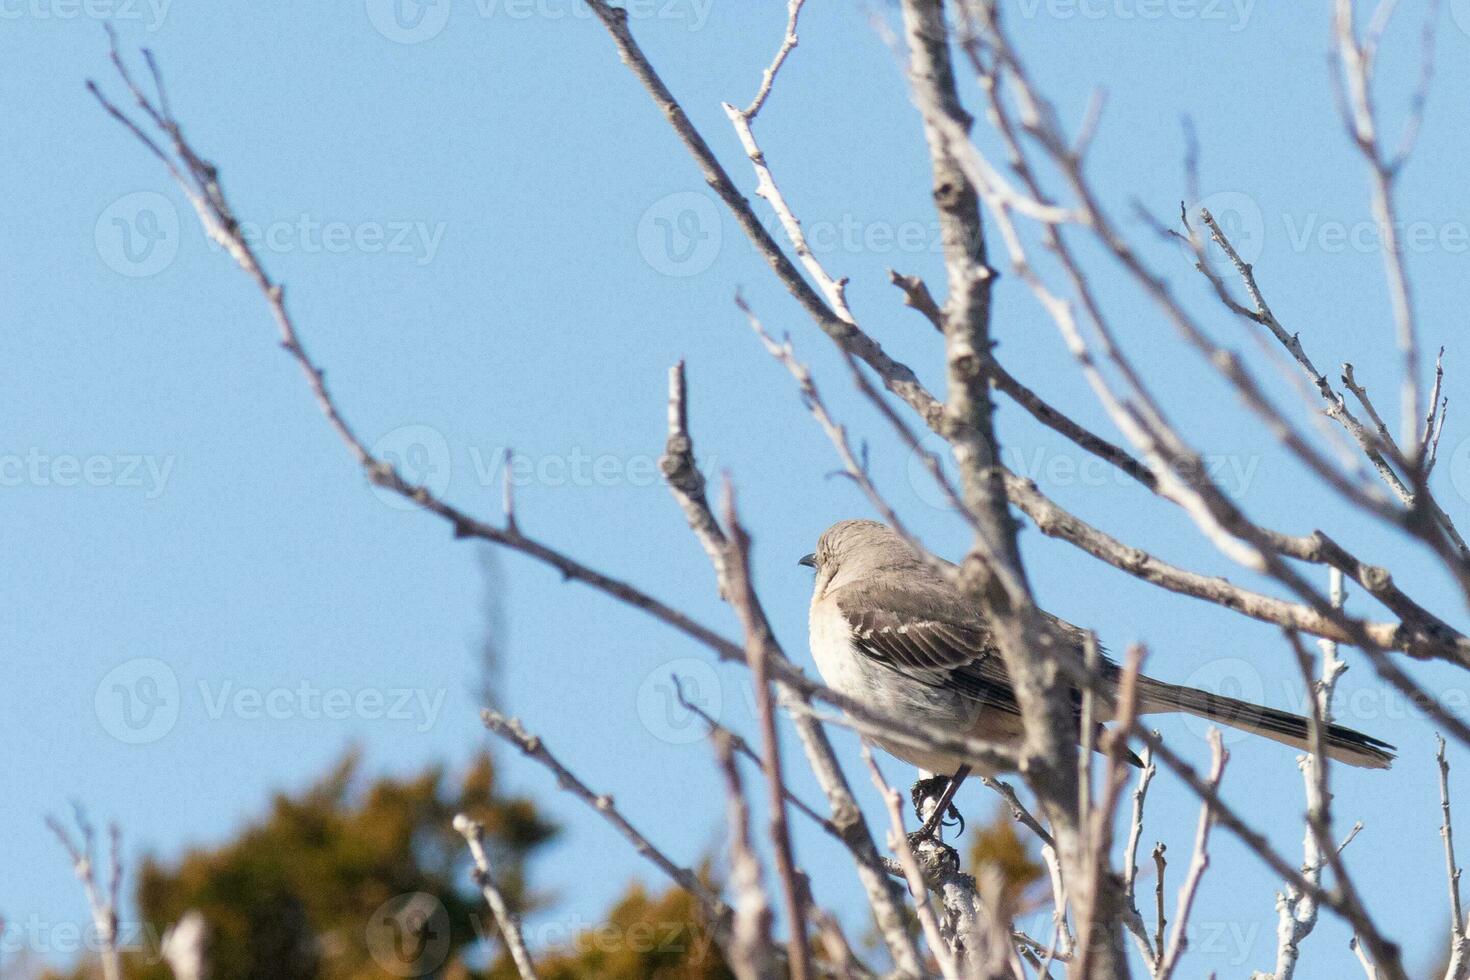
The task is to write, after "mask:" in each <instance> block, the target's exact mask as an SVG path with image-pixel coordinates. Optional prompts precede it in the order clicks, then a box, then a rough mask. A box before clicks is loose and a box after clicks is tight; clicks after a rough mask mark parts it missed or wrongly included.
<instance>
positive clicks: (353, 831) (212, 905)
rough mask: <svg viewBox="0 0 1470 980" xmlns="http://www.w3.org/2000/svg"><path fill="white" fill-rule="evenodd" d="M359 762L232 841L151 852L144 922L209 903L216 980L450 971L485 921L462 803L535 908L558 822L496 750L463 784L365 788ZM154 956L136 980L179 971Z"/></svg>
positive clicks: (513, 885)
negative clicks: (505, 781) (178, 854)
mask: <svg viewBox="0 0 1470 980" xmlns="http://www.w3.org/2000/svg"><path fill="white" fill-rule="evenodd" d="M360 768H361V758H360V756H359V755H358V753H356V752H352V753H349V754H348V755H347V756H346V757H345V758H344V759H343V760H342V761H341V762H340V763H338V764H337V765H336V766H335V767H334V768H333V769H332V770H331V772H330V773H328V774H327V776H326V777H325V778H323V779H322V780H320V781H319V782H317V783H316V784H315V785H313V786H311V787H310V788H308V789H307V790H306V791H305V792H303V793H301V794H299V795H296V796H289V795H285V794H280V795H277V796H276V797H275V799H274V800H273V801H272V803H271V807H270V811H269V813H268V815H267V816H266V817H265V818H264V819H263V820H260V821H259V822H257V823H255V824H253V825H251V826H249V827H247V828H246V829H245V830H244V831H242V832H241V833H240V835H239V836H238V837H236V838H235V839H234V840H232V841H229V842H227V843H225V844H223V845H221V846H219V847H217V848H213V849H197V850H193V851H190V852H188V853H187V854H185V855H184V856H183V857H182V858H181V859H180V860H179V861H178V862H177V863H176V864H169V863H165V862H163V861H159V860H156V859H152V858H149V859H146V860H145V861H144V862H143V864H142V867H141V868H140V870H139V875H138V886H137V903H138V907H139V910H140V913H141V917H142V919H143V921H145V922H148V923H152V924H154V925H155V926H156V927H157V928H159V929H161V928H162V927H163V926H164V925H167V924H169V923H173V922H176V921H178V919H179V917H180V916H182V915H183V914H184V912H186V911H187V910H189V909H198V910H199V911H200V912H202V913H203V914H204V917H205V919H206V921H207V922H208V923H209V928H210V936H211V939H210V961H211V964H212V966H213V978H214V980H237V978H238V980H359V978H368V977H373V978H380V977H384V976H394V975H397V976H411V975H431V976H433V975H443V974H442V969H443V968H444V967H445V966H446V965H447V964H451V963H452V962H453V961H454V960H455V959H456V958H457V956H458V954H459V953H460V951H461V950H463V949H465V948H466V947H470V948H474V947H475V946H476V944H477V943H478V940H479V938H480V936H479V932H478V931H477V930H480V931H483V930H484V929H485V928H486V920H485V918H484V914H483V909H482V906H481V900H480V897H479V895H478V894H477V893H476V892H474V891H473V890H472V889H471V887H470V883H469V881H468V876H467V874H466V872H465V860H466V857H465V855H466V850H465V844H464V839H463V838H462V837H460V836H459V834H457V833H455V832H454V830H453V829H452V827H451V821H452V820H453V818H454V815H455V814H456V813H461V812H462V813H465V814H468V815H469V816H470V817H472V818H474V819H476V820H479V821H481V822H482V823H483V824H484V825H485V830H486V844H487V847H489V848H490V850H491V859H492V861H493V862H494V863H495V867H496V873H497V879H498V881H499V882H500V884H501V886H502V887H503V888H504V890H505V893H506V897H507V899H508V900H509V902H510V903H511V906H512V907H513V908H515V909H518V910H526V909H527V908H528V907H530V906H531V905H533V904H534V902H533V898H532V896H531V895H530V893H529V890H528V886H527V883H526V869H525V864H526V860H527V858H528V857H529V856H530V855H531V854H532V853H534V852H535V851H536V850H537V849H538V848H540V847H541V846H542V845H544V844H545V843H546V842H548V841H549V840H551V839H552V838H553V837H554V836H555V834H556V828H555V827H554V826H553V825H552V824H550V823H548V822H547V821H546V820H545V819H544V818H543V817H541V816H540V815H539V814H538V812H537V810H536V807H535V805H534V804H533V803H532V802H531V801H530V800H528V799H525V798H521V797H514V796H507V795H504V794H503V793H502V792H501V791H500V789H499V787H498V786H497V778H496V768H495V764H494V762H493V760H492V759H491V758H490V756H489V755H488V754H487V753H482V754H481V755H479V756H478V757H476V758H475V759H474V760H473V761H472V763H471V764H470V766H469V767H468V769H467V770H466V771H465V772H464V773H463V774H462V776H461V777H460V778H459V780H458V782H457V785H451V780H449V779H448V778H447V774H446V773H445V771H444V769H443V767H442V766H431V767H429V768H428V769H426V770H424V771H423V772H420V773H418V774H416V775H413V776H410V777H407V778H401V779H400V778H393V777H387V778H382V779H378V780H376V781H374V782H372V783H371V784H369V785H366V786H363V785H362V783H363V780H362V779H361V777H360ZM491 938H492V940H494V937H491ZM156 953H157V950H156V949H151V950H149V951H148V954H150V955H145V954H143V953H134V954H131V955H130V956H129V957H128V960H127V963H126V967H127V974H128V977H129V980H171V974H170V972H169V970H168V967H167V965H166V964H164V963H162V962H160V961H158V958H157V955H156ZM87 972H88V973H90V972H91V971H90V969H89V970H87Z"/></svg>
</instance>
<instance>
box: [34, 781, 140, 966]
mask: <svg viewBox="0 0 1470 980" xmlns="http://www.w3.org/2000/svg"><path fill="white" fill-rule="evenodd" d="M72 818H73V820H74V821H75V822H76V825H77V832H78V833H79V834H80V835H81V839H80V840H77V839H75V838H73V837H72V836H71V834H70V833H69V832H68V831H67V829H66V828H65V827H64V826H62V824H61V821H59V820H57V819H56V818H55V817H50V816H48V817H47V818H46V826H47V827H48V828H50V830H51V833H53V834H54V835H56V839H57V840H58V841H60V842H61V846H62V847H63V848H65V849H66V853H67V856H68V857H70V858H71V864H72V871H73V872H74V873H75V874H76V876H77V880H78V881H80V882H81V883H82V891H83V892H85V893H86V896H87V909H88V911H90V912H91V914H92V925H93V927H94V928H95V929H96V930H97V945H98V949H97V954H98V959H99V960H100V961H101V964H102V976H103V978H104V980H122V977H123V968H122V953H121V951H120V950H119V949H118V946H117V908H118V896H119V895H120V893H121V888H122V855H121V853H120V852H121V849H122V832H121V831H120V830H119V829H118V826H117V824H112V825H110V826H109V827H108V834H107V837H108V843H109V847H110V854H111V856H110V858H109V861H108V876H107V881H106V883H105V885H103V884H99V883H98V881H97V873H96V857H97V855H96V844H97V833H96V831H95V830H94V829H93V827H92V824H91V823H90V822H89V821H88V820H87V814H86V812H85V811H83V810H82V808H81V806H80V805H77V804H73V806H72Z"/></svg>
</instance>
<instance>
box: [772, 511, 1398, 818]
mask: <svg viewBox="0 0 1470 980" xmlns="http://www.w3.org/2000/svg"><path fill="white" fill-rule="evenodd" d="M800 563H801V564H803V565H807V566H809V567H811V568H813V569H815V570H816V573H817V574H816V582H815V583H814V585H813V588H812V604H811V614H810V621H809V622H810V636H811V647H812V656H813V657H814V658H815V660H816V662H817V669H818V670H819V671H821V674H822V679H823V680H824V681H826V683H827V685H828V686H830V687H832V688H834V689H835V690H837V691H840V692H841V693H843V694H846V695H848V696H849V697H852V698H854V699H856V700H858V701H861V702H863V703H865V704H868V705H871V706H872V707H873V708H875V709H877V710H879V711H882V712H884V713H886V714H888V715H890V716H892V717H896V718H914V719H917V720H920V721H924V722H927V723H929V724H931V725H936V726H938V727H940V728H941V729H943V730H945V731H948V732H953V733H955V734H959V735H968V736H972V737H975V738H979V739H983V740H986V741H991V742H998V743H1001V744H1004V743H1007V742H1013V741H1016V740H1018V739H1019V738H1020V736H1021V731H1022V729H1021V711H1020V707H1019V706H1018V705H1017V703H1016V697H1015V692H1014V690H1013V689H1012V687H1011V682H1010V677H1009V676H1008V675H1007V673H1006V667H1005V664H1004V663H1003V662H1002V660H1001V656H1000V652H999V651H998V650H997V649H996V647H995V645H994V643H993V641H992V637H991V630H990V627H989V626H988V625H987V623H986V621H985V618H984V616H982V615H981V613H980V611H979V610H977V609H975V608H974V606H973V605H971V604H970V603H969V602H968V601H966V600H965V599H964V598H963V597H962V596H961V595H960V594H959V592H958V591H957V590H956V589H955V587H954V586H953V585H951V584H950V582H949V581H947V580H946V579H945V578H944V577H943V576H942V575H941V574H940V573H939V572H938V571H937V570H936V569H935V568H934V567H933V566H932V565H931V564H929V563H928V562H926V561H924V560H923V559H921V558H919V557H918V556H916V555H915V554H914V553H913V551H912V550H911V549H910V548H909V546H908V544H907V543H906V542H905V541H904V540H903V539H902V538H901V537H899V536H898V534H896V533H895V532H894V531H893V530H892V529H891V528H889V527H888V526H887V525H885V524H880V523H879V522H877V521H841V522H839V523H837V524H834V525H832V526H831V527H829V528H828V529H827V530H826V531H824V532H823V533H822V536H821V538H820V539H819V540H818V541H817V550H816V551H815V552H813V553H812V554H809V555H807V556H805V557H804V558H802V559H801V562H800ZM944 564H946V565H948V564H949V563H947V562H945V563H944ZM949 567H951V568H952V567H954V566H952V565H951V566H949ZM1043 615H1046V617H1047V619H1048V620H1049V621H1050V622H1051V623H1052V624H1053V625H1054V626H1055V627H1056V628H1057V629H1058V631H1059V632H1060V633H1061V635H1063V636H1064V637H1067V638H1069V639H1070V640H1071V641H1072V642H1073V643H1075V645H1076V647H1077V649H1078V651H1079V652H1080V651H1082V650H1083V649H1084V644H1085V642H1086V635H1087V633H1086V631H1085V630H1082V629H1080V628H1079V627H1076V626H1073V625H1072V624H1071V623H1068V622H1066V621H1064V620H1061V619H1058V618H1057V617H1055V616H1051V615H1049V614H1045V613H1043ZM1099 670H1100V671H1101V672H1102V673H1103V675H1104V676H1105V677H1106V678H1108V679H1109V680H1111V681H1114V682H1116V679H1117V678H1118V676H1119V674H1120V672H1121V670H1120V668H1119V667H1118V665H1117V664H1116V663H1114V662H1113V661H1111V660H1109V659H1108V658H1106V657H1101V663H1100V665H1099ZM1081 700H1082V699H1081V695H1080V694H1079V693H1078V692H1075V691H1074V692H1073V702H1074V705H1075V709H1074V710H1075V711H1076V714H1077V719H1078V735H1079V742H1080V735H1081ZM1137 709H1138V713H1139V714H1151V713H1157V712H1183V713H1185V714H1191V715H1196V716H1198V717H1200V718H1206V719H1209V720H1210V721H1214V722H1219V723H1220V724H1223V725H1229V726H1230V727H1232V728H1237V729H1240V730H1242V731H1246V732H1251V733H1253V734H1256V735H1262V736H1264V737H1266V738H1269V739H1272V740H1273V741H1277V742H1281V743H1283V744H1285V745H1290V746H1292V747H1294V748H1297V749H1307V748H1308V747H1309V734H1308V727H1307V725H1308V722H1307V719H1305V718H1302V717H1300V716H1298V715H1293V714H1289V713H1287V712H1285V711H1278V710H1277V709H1275V708H1267V707H1263V706H1262V705H1258V704H1251V703H1250V702H1248V701H1241V700H1238V699H1236V698H1231V697H1226V696H1224V695H1221V694H1211V693H1209V692H1208V691H1201V690H1198V689H1196V688H1192V687H1183V686H1180V685H1178V684H1170V683H1167V682H1165V681H1159V680H1155V679H1153V678H1152V677H1142V676H1140V677H1139V678H1138V687H1137ZM1106 712H1107V708H1106V706H1103V705H1099V717H1100V718H1101V719H1102V720H1108V718H1107V717H1106ZM875 741H876V742H877V743H878V744H879V745H880V746H882V747H883V748H884V749H885V750H887V751H888V752H890V753H892V754H893V755H896V756H898V757H899V758H900V759H903V760H904V761H905V762H909V763H912V764H913V765H915V766H918V767H919V768H920V769H926V770H928V771H929V772H931V773H936V774H946V775H947V774H952V775H949V776H948V785H947V786H946V787H945V789H944V793H943V795H942V796H941V798H940V803H939V806H938V807H937V808H936V809H935V811H934V814H933V816H932V817H931V818H930V820H929V821H928V822H927V823H926V824H925V826H924V828H923V830H922V831H921V833H924V834H928V833H931V832H932V831H933V829H934V827H935V825H936V824H937V821H938V820H939V819H940V818H941V817H942V816H943V815H944V814H945V813H946V812H947V811H948V810H949V806H950V801H951V799H952V798H953V796H954V793H955V791H956V790H957V789H959V785H960V783H961V782H963V781H964V779H965V777H966V776H967V775H969V773H970V772H971V766H970V764H968V763H967V762H966V760H965V759H963V758H961V757H959V756H954V755H950V754H948V753H945V752H935V751H916V750H914V749H913V748H911V747H909V746H906V745H902V744H898V743H895V742H892V741H889V740H886V739H883V738H881V737H880V738H877V739H875ZM1323 744H1324V748H1325V749H1326V752H1327V755H1328V757H1330V758H1332V759H1335V760H1337V761H1339V762H1345V763H1347V764H1348V765H1351V766H1361V767H1363V768H1367V769H1387V768H1388V767H1389V765H1390V764H1391V763H1392V762H1393V751H1392V750H1393V746H1392V745H1389V744H1388V743H1387V742H1383V741H1380V740H1379V739H1376V738H1373V737H1372V736H1371V735H1364V734H1362V733H1361V732H1355V731H1353V730H1352V729H1350V728H1343V727H1341V726H1339V725H1329V726H1328V727H1327V730H1326V731H1325V732H1323ZM1133 761H1134V762H1135V764H1136V763H1137V760H1136V759H1135V760H1133Z"/></svg>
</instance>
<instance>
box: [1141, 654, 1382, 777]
mask: <svg viewBox="0 0 1470 980" xmlns="http://www.w3.org/2000/svg"><path fill="white" fill-rule="evenodd" d="M1138 684H1139V686H1138V711H1139V714H1152V713H1158V712H1164V711H1182V712H1184V713H1185V714H1190V715H1195V716H1197V717H1199V718H1206V719H1208V720H1210V721H1214V722H1219V723H1220V724H1222V725H1228V726H1230V727H1231V728H1238V729H1240V730H1241V731H1245V732H1251V733H1252V734H1255V735H1261V736H1264V737H1265V738H1269V739H1272V740H1273V741H1276V742H1281V743H1282V744H1283V745H1290V746H1292V747H1293V748H1297V749H1302V750H1304V751H1310V750H1311V736H1310V735H1309V733H1308V728H1307V724H1308V723H1307V719H1305V718H1303V717H1301V716H1300V715H1294V714H1291V713H1289V712H1286V711H1278V710H1277V709H1275V708H1267V707H1264V706H1263V705H1259V704H1251V703H1250V702H1249V701H1241V700H1238V699H1236V698H1231V697H1226V696H1225V695H1223V694H1211V693H1209V692H1208V691H1201V690H1198V689H1196V688H1193V687H1182V686H1180V685H1178V684H1169V683H1166V682H1164V681H1157V680H1154V679H1153V678H1151V677H1140V678H1139V679H1138ZM1322 743H1323V748H1324V749H1325V751H1326V752H1327V757H1328V758H1330V759H1335V760H1337V761H1338V762H1345V763H1347V764H1348V765H1350V766H1360V767H1362V768H1364V769H1387V768H1388V767H1389V766H1390V765H1392V764H1393V748H1394V747H1393V746H1392V745H1389V744H1388V743H1387V742H1384V741H1382V740H1380V739H1376V738H1374V737H1373V736H1372V735H1364V734H1363V733H1362V732H1355V731H1353V730H1352V729H1351V728H1344V727H1342V726H1341V725H1328V726H1327V730H1326V731H1324V732H1323V733H1322Z"/></svg>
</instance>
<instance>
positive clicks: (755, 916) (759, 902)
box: [714, 735, 772, 980]
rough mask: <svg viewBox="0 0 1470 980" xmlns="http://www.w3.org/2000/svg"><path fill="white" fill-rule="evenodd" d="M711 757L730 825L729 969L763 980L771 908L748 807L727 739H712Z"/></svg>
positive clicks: (750, 979)
mask: <svg viewBox="0 0 1470 980" xmlns="http://www.w3.org/2000/svg"><path fill="white" fill-rule="evenodd" d="M714 745H715V755H716V757H717V758H718V759H719V763H720V771H721V773H723V774H724V777H725V799H726V805H727V808H728V810H729V823H730V879H731V882H732V884H733V885H734V886H735V921H734V926H733V928H732V930H731V932H732V935H731V939H730V968H731V969H732V970H733V971H734V972H735V975H736V976H737V977H739V978H740V980H766V978H769V977H771V976H772V974H771V971H770V951H771V906H770V903H769V902H767V901H766V892H765V889H764V888H763V887H762V886H761V866H760V860H759V859H758V858H757V857H756V856H755V851H754V849H753V848H752V845H751V840H750V804H749V803H748V802H746V799H745V790H744V789H743V788H742V787H741V785H740V769H739V767H737V766H736V765H735V753H734V750H733V749H732V748H731V747H730V743H729V741H728V740H727V739H724V738H721V737H720V736H719V735H716V736H715V739H714Z"/></svg>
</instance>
